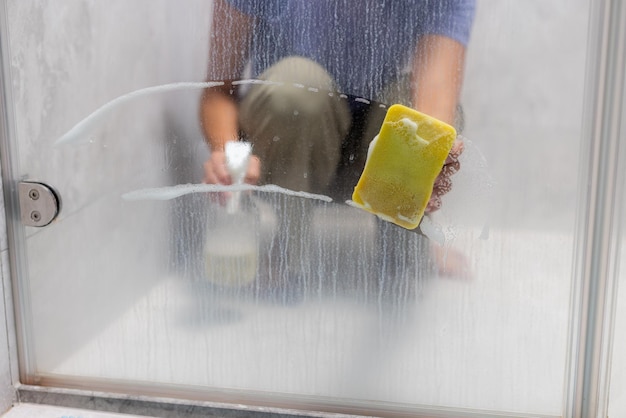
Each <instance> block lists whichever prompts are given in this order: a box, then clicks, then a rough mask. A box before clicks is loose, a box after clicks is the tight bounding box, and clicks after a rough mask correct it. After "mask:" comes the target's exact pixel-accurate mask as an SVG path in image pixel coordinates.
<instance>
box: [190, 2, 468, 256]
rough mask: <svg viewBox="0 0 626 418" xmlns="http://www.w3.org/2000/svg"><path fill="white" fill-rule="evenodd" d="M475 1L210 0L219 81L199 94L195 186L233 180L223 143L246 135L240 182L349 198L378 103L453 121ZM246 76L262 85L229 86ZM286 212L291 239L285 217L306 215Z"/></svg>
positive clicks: (380, 108) (214, 71)
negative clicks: (202, 148)
mask: <svg viewBox="0 0 626 418" xmlns="http://www.w3.org/2000/svg"><path fill="white" fill-rule="evenodd" d="M474 3H475V2H474V1H472V0H466V1H461V0H459V1H453V0H447V1H446V0H442V1H436V2H433V1H424V0H414V1H383V0H380V1H379V0H367V1H358V2H357V1H348V0H345V1H341V0H337V1H326V0H311V1H289V0H269V1H254V0H251V1H246V0H217V1H216V2H215V6H214V19H213V26H212V28H211V37H210V40H211V44H210V52H209V54H210V56H209V68H208V79H209V80H226V83H225V85H224V86H223V87H219V88H211V89H207V90H206V91H205V92H204V94H203V96H202V102H201V122H202V127H203V131H204V134H205V136H206V139H207V142H208V144H209V145H210V148H211V155H210V157H209V159H208V161H207V162H206V163H205V179H204V181H205V182H207V183H220V184H231V183H232V181H233V180H232V179H231V177H230V175H229V173H228V170H227V169H226V164H225V154H224V148H225V144H226V143H227V142H229V141H237V140H240V139H245V140H246V141H250V142H251V143H252V144H253V153H254V156H253V157H252V158H251V160H250V164H249V167H248V170H247V172H246V176H245V182H247V183H252V184H255V183H261V184H266V183H271V184H277V185H279V186H282V187H285V188H288V189H292V190H296V191H306V192H312V193H320V194H326V195H329V196H331V197H333V198H334V199H337V200H338V201H340V202H343V201H345V200H348V199H349V198H350V195H351V192H352V189H353V187H354V185H355V184H356V182H357V180H358V177H359V175H360V173H361V171H362V169H363V166H364V164H365V159H366V156H367V148H368V145H369V142H370V141H371V140H372V139H373V138H374V136H375V135H376V134H377V133H378V130H379V129H380V126H381V123H382V120H383V118H384V116H385V111H386V106H385V105H386V104H391V103H402V104H405V105H408V106H411V107H413V108H415V109H417V110H419V111H421V112H423V113H426V114H429V115H431V116H434V117H436V118H438V119H440V120H442V121H444V122H447V123H450V124H455V122H456V121H457V119H458V117H459V115H458V114H457V113H458V112H457V109H458V108H459V106H458V100H459V94H460V88H461V83H462V76H463V68H464V58H465V48H466V45H467V43H468V40H469V36H470V30H471V25H472V20H473V16H474V9H475V4H474ZM247 78H250V79H260V80H264V81H266V83H245V82H244V83H242V82H240V81H238V80H242V79H247ZM384 104H385V105H384ZM457 128H458V126H457ZM461 152H462V143H461V142H460V141H457V143H455V146H454V147H453V149H452V151H451V153H450V157H449V158H448V160H447V161H446V165H445V166H444V170H442V173H441V174H440V176H439V177H438V179H437V181H436V183H435V187H434V190H433V196H432V198H431V200H430V202H429V206H428V208H427V212H432V211H434V210H436V209H438V207H439V206H440V204H441V200H440V197H441V195H443V194H444V193H446V192H447V191H448V190H450V187H451V180H450V176H451V175H452V174H453V173H454V172H456V171H457V170H458V169H459V163H458V160H457V158H458V155H459V154H460V153H461ZM287 206H289V205H287ZM295 210H296V209H292V208H289V207H286V208H284V211H283V213H282V214H281V217H283V218H291V220H292V222H291V223H290V226H289V228H291V232H290V233H291V234H297V235H299V236H300V235H301V232H302V229H301V226H300V225H298V222H293V221H294V219H296V218H297V219H307V218H308V216H309V215H308V214H307V213H305V214H303V213H296V212H294V211H295ZM297 210H301V208H298V209H297ZM305 212H306V210H305ZM384 228H385V227H383V229H384ZM393 229H396V228H395V227H393ZM398 234H400V233H399V232H398ZM379 235H381V234H379ZM381 236H384V234H382V235H381ZM388 239H390V238H388ZM393 240H395V238H394V239H393ZM299 241H305V238H302V239H300V240H299ZM390 244H395V245H391V247H400V248H402V243H401V242H390ZM297 245H298V244H295V242H294V241H292V247H293V246H297ZM299 245H302V243H301V244H299ZM290 251H292V252H293V251H297V252H295V253H301V252H300V250H299V249H294V248H291V249H290ZM399 252H401V250H399ZM295 253H294V254H295ZM398 256H399V257H403V255H401V254H400V255H398Z"/></svg>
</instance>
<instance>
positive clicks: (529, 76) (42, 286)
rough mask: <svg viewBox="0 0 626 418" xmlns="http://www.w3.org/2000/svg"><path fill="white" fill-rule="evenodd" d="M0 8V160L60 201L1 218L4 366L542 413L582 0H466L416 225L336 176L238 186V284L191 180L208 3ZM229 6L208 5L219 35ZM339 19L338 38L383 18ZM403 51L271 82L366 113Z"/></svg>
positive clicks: (194, 391)
mask: <svg viewBox="0 0 626 418" xmlns="http://www.w3.org/2000/svg"><path fill="white" fill-rule="evenodd" d="M276 4H279V3H276ZM327 4H332V5H333V7H335V8H336V7H337V5H339V6H341V5H344V3H343V2H331V3H327ZM345 4H346V5H347V4H350V3H349V2H348V3H345ZM363 4H364V7H366V8H367V7H371V8H373V9H374V8H377V7H381V10H384V9H383V8H382V6H381V4H382V3H376V2H366V3H363ZM394 4H397V3H394ZM268 7H269V6H268ZM4 8H5V11H6V13H5V17H4V21H3V22H2V24H3V25H5V29H4V31H3V33H2V35H3V36H6V39H5V41H4V45H5V46H6V47H8V49H6V50H4V51H3V60H4V66H5V78H6V79H7V80H8V82H7V85H8V86H9V89H8V92H6V95H7V97H8V98H9V99H10V101H9V103H11V104H12V108H11V115H12V120H11V121H10V123H11V125H10V128H11V133H12V136H11V143H10V145H11V153H12V156H11V167H10V168H5V171H4V173H5V174H6V173H11V176H13V178H11V179H10V180H11V181H17V180H30V181H41V182H44V183H46V184H49V185H51V186H53V187H54V188H55V189H56V190H57V192H58V193H59V195H60V196H61V199H62V202H63V207H62V212H61V214H60V216H59V218H58V219H57V220H56V221H54V222H53V223H52V224H51V225H49V226H47V227H44V228H31V227H18V228H17V229H16V231H17V241H16V242H17V243H18V244H19V245H20V246H21V247H20V248H21V250H20V251H22V255H23V256H24V257H25V258H24V259H22V260H23V261H22V264H20V267H19V268H18V271H19V274H20V275H19V279H18V280H17V281H16V282H15V283H16V285H17V288H18V289H17V291H18V293H19V300H18V302H19V303H18V314H19V318H18V320H19V324H18V325H19V345H20V347H19V348H20V356H21V357H20V362H21V374H22V380H23V382H24V383H28V384H40V385H44V386H59V387H75V386H77V385H80V386H83V387H84V386H86V385H87V386H89V387H92V388H94V389H101V390H110V391H113V392H115V391H119V392H124V391H131V390H132V391H133V392H134V393H136V392H139V393H142V394H148V395H149V394H155V393H158V394H167V396H171V397H180V398H187V399H188V398H193V399H209V400H219V401H227V402H236V403H249V404H252V405H265V404H268V403H269V404H273V405H278V406H289V407H294V408H304V407H305V406H303V405H306V404H305V403H304V402H305V401H309V402H310V404H313V405H317V406H316V407H317V408H321V409H325V410H337V409H338V408H346V409H343V410H349V411H355V412H363V411H374V412H373V413H376V412H378V413H391V412H397V411H410V412H413V413H418V412H420V411H422V412H423V411H431V410H434V409H440V408H444V409H445V408H451V411H459V410H460V409H462V408H467V409H471V410H476V411H495V412H501V413H520V414H535V415H547V416H560V415H561V414H562V409H563V396H564V392H565V389H566V382H565V376H566V366H567V355H568V351H569V347H568V327H569V326H570V317H571V315H572V313H571V311H570V294H571V285H572V277H573V272H572V266H573V264H574V260H573V257H574V247H575V231H576V230H577V228H578V227H577V224H576V216H575V215H576V207H577V204H578V201H579V193H582V192H579V190H582V188H581V187H580V185H581V182H585V181H586V179H582V178H579V173H580V172H581V168H580V167H579V165H578V161H580V160H581V155H580V149H581V147H580V145H581V132H582V130H581V129H582V127H581V120H582V119H583V117H584V115H583V110H582V109H583V96H584V92H583V87H584V82H585V64H586V63H585V57H586V52H587V51H586V43H587V25H588V18H589V8H590V5H589V2H587V1H583V0H578V1H574V2H572V1H565V0H561V1H556V0H555V1H550V2H546V1H543V0H536V1H525V2H520V1H506V2H503V1H488V0H482V1H481V0H479V1H478V2H477V5H476V11H475V16H474V19H473V25H472V30H471V36H470V38H469V42H468V46H467V50H466V61H465V65H464V80H463V87H462V90H461V95H460V104H461V105H462V109H463V112H462V115H463V123H461V120H460V118H457V120H456V124H457V128H459V131H461V133H462V136H463V137H464V143H465V150H464V152H463V154H462V156H461V158H460V166H461V169H460V170H459V172H458V173H456V174H454V175H453V176H452V185H453V186H452V191H451V192H450V193H449V194H447V195H446V196H444V197H443V199H442V207H441V209H440V210H439V211H437V212H435V213H434V214H433V215H432V216H431V217H429V218H428V220H429V221H430V223H431V229H429V230H427V231H426V234H427V235H429V237H426V236H424V235H421V234H416V233H414V232H408V231H406V230H403V229H401V228H399V227H396V226H394V225H391V224H389V223H387V222H384V221H381V220H379V219H377V218H376V217H374V216H373V215H370V214H368V213H366V212H364V211H361V210H359V209H356V208H354V207H352V206H350V205H347V204H346V203H345V199H342V198H338V197H336V196H329V195H326V194H323V193H317V194H315V195H303V194H298V193H291V192H289V190H287V191H285V190H282V191H276V190H274V189H255V190H252V191H245V192H243V193H242V203H241V205H242V208H243V209H242V210H243V211H249V215H247V216H246V217H245V219H246V221H245V222H248V221H250V222H251V224H250V225H252V226H250V227H249V228H247V230H248V231H249V230H252V231H254V233H253V234H252V235H251V236H249V237H248V238H245V239H242V240H241V241H239V242H238V243H237V244H235V245H234V246H233V248H234V251H238V250H240V249H241V248H243V247H244V246H247V245H250V244H252V246H251V247H250V248H251V253H252V254H254V256H253V258H252V259H251V260H252V261H250V263H251V265H253V270H252V271H253V273H252V275H247V276H246V279H245V280H243V279H242V277H243V275H244V274H246V273H244V271H247V270H245V269H243V268H241V265H242V264H241V263H239V264H238V263H234V264H233V263H231V264H228V263H226V265H227V266H235V267H232V268H234V269H236V270H237V272H238V273H237V275H236V276H237V277H236V278H235V279H232V280H230V279H229V280H226V279H223V277H221V276H220V277H221V278H220V280H215V277H214V273H215V270H214V269H213V267H211V265H207V258H209V255H210V254H211V253H210V252H208V250H207V248H209V247H210V245H209V243H210V241H211V238H213V237H215V236H217V235H218V232H216V231H218V229H219V227H220V226H222V225H223V223H224V222H223V221H222V219H223V218H221V217H220V216H221V215H220V213H221V212H223V211H224V205H222V203H221V200H222V199H223V198H224V195H221V194H220V193H219V192H215V191H211V190H210V188H207V187H206V186H205V185H202V184H201V183H202V181H203V176H204V173H203V163H204V162H205V161H206V160H207V158H208V157H209V150H208V147H207V145H206V143H205V139H204V135H203V131H202V128H203V127H202V125H201V123H200V121H199V104H200V102H201V95H202V93H203V92H204V91H205V89H206V88H209V89H211V88H221V87H222V85H221V84H220V85H217V84H216V85H213V84H210V85H209V84H207V83H206V81H207V71H209V72H210V71H211V70H207V68H209V64H210V57H211V56H212V55H211V54H212V49H211V48H212V46H213V47H214V46H215V45H216V44H215V40H213V43H211V39H210V34H211V33H212V30H213V29H215V26H214V25H215V23H214V22H213V21H212V17H213V12H214V3H213V2H207V1H200V0H185V1H179V2H175V3H174V2H169V1H166V0H159V1H154V0H152V1H147V0H135V1H132V2H128V1H109V2H106V3H100V2H83V1H64V2H56V3H47V2H39V1H30V0H29V1H24V0H20V1H17V0H8V1H6V2H5V3H4ZM269 8H270V9H271V7H269ZM277 10H278V11H279V12H280V10H281V9H280V7H278V6H277ZM343 12H345V10H343V11H342V13H343ZM435 12H440V11H435ZM435 12H433V13H435ZM355 13H356V12H355ZM241 14H243V15H245V14H246V10H245V8H240V9H234V11H233V12H232V14H231V15H229V16H230V19H232V20H231V21H230V23H229V24H230V25H231V26H230V27H232V28H233V31H238V30H239V27H238V26H237V25H238V24H239V23H238V22H239V19H240V18H242V16H241ZM565 15H566V18H564V16H565ZM274 17H276V16H274ZM279 17H280V14H279V15H278V17H277V18H279ZM315 24H317V23H311V25H315ZM335 24H336V25H340V24H343V21H336V22H335ZM261 26H262V25H257V26H255V27H254V30H256V31H260V30H261V29H262V28H261ZM363 28H364V29H363V33H362V34H355V36H357V37H358V36H363V37H372V39H375V38H377V37H378V36H380V39H391V38H393V37H385V36H384V34H383V32H384V31H388V30H390V28H389V27H383V26H375V25H372V26H367V24H366V25H364V26H363ZM309 29H310V28H309ZM338 30H339V29H338ZM378 31H380V32H378ZM296 32H297V31H296ZM302 33H308V32H305V31H304V29H303V32H302ZM339 33H341V32H339ZM288 35H289V36H292V37H294V38H296V37H298V36H301V34H299V33H291V32H290V33H289V34H288ZM387 35H388V33H387ZM251 36H254V35H251ZM213 39H216V38H213ZM217 39H219V37H218V38H217ZM300 41H302V42H304V43H306V42H311V43H313V41H314V40H313V39H308V38H305V39H300ZM217 42H219V40H218V41H217ZM325 47H326V48H332V44H331V45H325ZM386 47H389V45H382V47H381V51H380V52H381V54H380V57H381V58H380V59H382V60H385V59H388V58H387V57H386V56H385V55H384V53H383V52H384V49H385V48H386ZM363 53H364V54H365V55H367V56H371V57H372V60H375V59H376V57H377V54H376V53H375V51H364V52H363ZM351 59H354V60H356V58H355V57H350V56H349V55H348V56H346V57H345V61H346V62H350V60H351ZM340 64H345V63H343V62H342V63H339V64H337V65H340ZM404 64H406V66H403V67H402V68H399V67H398V68H394V70H399V71H397V73H398V74H400V75H401V76H402V77H401V80H399V81H398V84H397V85H396V84H394V85H393V86H392V87H393V89H392V90H393V93H394V94H387V92H384V93H385V94H383V93H382V92H379V93H381V94H380V97H372V96H368V95H366V94H364V93H363V91H356V90H354V91H351V90H339V89H337V90H331V91H328V92H327V91H325V90H323V89H320V88H319V86H308V85H299V83H298V82H297V81H296V80H289V81H290V82H292V84H293V86H292V88H294V89H299V90H302V92H303V94H304V96H302V97H305V99H303V102H302V103H303V105H302V106H303V107H304V103H305V102H306V103H307V104H310V102H312V101H313V100H315V99H313V98H315V97H319V95H321V94H328V93H332V96H329V97H332V100H337V101H338V103H341V106H343V105H344V104H345V106H347V108H348V109H349V111H350V112H352V114H354V115H361V114H363V115H365V114H367V115H376V114H378V115H381V114H383V113H384V110H385V109H386V106H388V105H390V104H392V102H391V100H393V101H401V100H405V98H404V97H400V96H402V95H401V94H400V93H405V92H406V91H405V90H404V87H407V86H409V85H410V82H409V84H406V83H407V82H408V72H410V71H409V70H410V68H411V65H412V63H410V62H406V63H404ZM348 67H350V66H348ZM245 69H246V72H245V74H243V76H242V77H241V79H237V80H234V81H235V83H233V84H232V89H231V91H230V92H229V94H231V95H233V97H236V98H237V100H241V101H243V97H245V94H247V92H249V91H251V89H253V88H254V87H255V86H258V85H259V84H258V82H257V81H255V80H252V81H250V80H247V78H248V77H252V78H255V77H256V76H257V75H256V74H254V70H255V69H254V66H250V65H249V66H246V67H245ZM352 70H353V71H357V70H358V68H357V67H353V68H352ZM226 78H227V77H220V78H211V77H209V81H216V82H218V83H222V82H224V81H226V82H232V81H233V80H226ZM246 80H247V81H246ZM401 82H404V83H405V84H402V83H401ZM155 86H166V87H165V88H164V89H163V90H162V91H159V90H158V89H155V90H153V89H151V88H152V87H155ZM403 86H404V87H403ZM394 89H395V90H394ZM132 92H138V93H134V96H124V95H126V94H128V93H132ZM120 97H124V98H123V99H119V98H120ZM307 97H310V98H311V99H308V98H307ZM385 99H389V100H385ZM114 100H116V101H114ZM111 101H114V102H112V103H113V104H110V105H107V103H111ZM102 106H105V107H104V108H102ZM98 109H103V110H102V111H101V112H100V113H97V114H95V116H90V115H92V112H95V111H97V110H98ZM288 110H289V111H291V108H289V109H288ZM262 111H265V110H262ZM300 112H302V108H301V107H300V104H299V103H298V104H297V105H294V108H293V112H292V113H293V120H292V119H288V120H287V122H285V126H287V127H289V126H291V125H290V124H291V123H293V124H294V125H295V123H296V122H295V121H296V119H297V118H298V117H299V116H301V114H300ZM359 112H363V113H359ZM381 112H383V113H381ZM290 117H291V116H290ZM85 118H87V119H85ZM85 120H86V121H87V122H81V121H85ZM290 120H292V122H290ZM68 132H69V134H68ZM248 139H251V140H252V141H253V142H254V138H248ZM278 140H280V138H278V139H276V141H278ZM357 145H358V144H357ZM350 161H351V160H349V161H348V163H347V164H348V166H349V167H352V166H350V165H349V164H350ZM306 174H307V175H310V176H314V175H316V174H317V173H315V172H307V173H306ZM5 181H6V179H5ZM348 183H349V182H348ZM353 185H354V183H352V184H347V186H346V187H347V190H348V191H349V190H350V188H351V187H353ZM286 189H289V188H288V187H287V188H286ZM291 191H295V192H299V190H291ZM344 191H345V190H344ZM340 196H343V195H340ZM330 197H333V198H334V199H332V201H330V200H331V199H330ZM243 222H244V221H238V222H237V223H236V224H237V225H238V226H241V225H243ZM233 231H238V229H230V230H228V231H227V232H226V237H228V238H231V237H232V236H234V234H235V232H233ZM223 242H225V241H220V242H219V243H218V245H217V247H218V248H219V249H224V248H225V247H226V244H222V243H223ZM212 269H213V270H212ZM223 271H227V272H231V271H232V269H231V270H228V268H226V269H225V270H223ZM451 413H452V412H451ZM477 413H478V412H477Z"/></svg>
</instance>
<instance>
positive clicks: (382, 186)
mask: <svg viewBox="0 0 626 418" xmlns="http://www.w3.org/2000/svg"><path fill="white" fill-rule="evenodd" d="M455 139H456V131H455V129H454V128H453V127H452V126H450V125H448V124H446V123H444V122H441V121H439V120H437V119H435V118H433V117H431V116H428V115H425V114H423V113H420V112H418V111H416V110H413V109H411V108H408V107H405V106H402V105H393V106H391V107H390V108H389V109H388V111H387V115H386V116H385V120H384V122H383V125H382V127H381V129H380V132H379V134H378V136H377V137H376V138H374V140H373V141H372V142H371V143H370V147H369V150H368V154H367V160H366V163H365V168H364V169H363V173H362V174H361V178H360V179H359V182H358V183H357V185H356V187H355V189H354V192H353V194H352V201H353V203H354V204H355V205H356V206H358V207H361V208H363V209H365V210H367V211H368V212H371V213H373V214H375V215H377V216H379V217H380V218H382V219H384V220H387V221H389V222H393V223H395V224H396V225H399V226H401V227H404V228H407V229H415V228H416V227H417V226H418V225H419V223H420V221H421V220H422V217H423V216H424V210H425V209H426V206H427V205H428V201H429V199H430V196H431V193H432V191H433V185H434V183H435V180H436V178H437V176H438V175H439V173H440V172H441V169H442V168H443V165H444V163H445V161H446V158H447V156H448V153H449V152H450V149H451V148H452V145H453V143H454V140H455Z"/></svg>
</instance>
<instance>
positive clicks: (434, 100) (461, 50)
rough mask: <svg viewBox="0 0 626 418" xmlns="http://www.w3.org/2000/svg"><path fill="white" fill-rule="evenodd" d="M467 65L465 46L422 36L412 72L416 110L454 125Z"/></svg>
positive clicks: (435, 37)
mask: <svg viewBox="0 0 626 418" xmlns="http://www.w3.org/2000/svg"><path fill="white" fill-rule="evenodd" d="M464 64H465V47H464V46H463V45H462V44H460V43H458V42H457V41H455V40H453V39H450V38H447V37H444V36H440V35H425V36H423V37H422V38H421V39H420V42H419V44H418V46H417V51H416V59H415V60H414V64H413V71H412V87H413V89H412V94H413V105H414V107H415V108H416V109H417V110H419V111H420V112H423V113H426V114H428V115H431V116H433V117H435V118H437V119H439V120H442V121H444V122H446V123H449V124H451V125H452V124H454V120H455V116H456V108H457V105H458V102H459V96H460V92H461V84H462V81H463V70H464Z"/></svg>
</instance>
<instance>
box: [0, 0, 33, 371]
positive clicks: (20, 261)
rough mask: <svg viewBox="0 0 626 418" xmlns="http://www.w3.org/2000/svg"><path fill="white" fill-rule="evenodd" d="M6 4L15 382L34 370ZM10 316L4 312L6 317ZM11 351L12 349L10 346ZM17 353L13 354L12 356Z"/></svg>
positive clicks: (1, 117) (4, 92)
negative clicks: (18, 187) (19, 198)
mask: <svg viewBox="0 0 626 418" xmlns="http://www.w3.org/2000/svg"><path fill="white" fill-rule="evenodd" d="M7 9H8V7H7V1H6V0H0V71H2V73H1V74H0V164H1V175H2V187H3V199H4V203H5V212H6V233H7V251H8V258H9V269H8V270H9V274H10V283H11V289H5V291H7V292H10V295H12V301H13V311H14V312H13V315H14V320H15V323H7V329H8V330H9V332H11V333H13V334H14V335H13V337H14V338H13V340H14V341H15V342H16V346H17V347H16V352H14V353H13V357H14V358H13V359H10V362H11V369H12V374H17V376H12V379H13V381H14V382H17V381H18V380H19V381H28V380H29V376H32V375H33V372H34V370H35V367H34V358H33V357H32V355H31V350H30V345H29V341H32V339H30V338H29V335H30V329H31V327H30V326H29V321H30V319H29V315H28V312H29V310H28V307H29V306H30V305H29V303H28V293H27V291H26V290H27V289H28V268H27V267H28V264H27V259H26V249H25V243H26V236H25V230H24V226H23V225H22V223H21V220H20V212H19V200H18V194H17V185H18V182H19V180H20V171H19V167H18V151H17V149H16V146H15V144H12V141H11V138H13V137H14V135H15V123H14V113H13V101H12V95H11V82H10V80H11V65H10V59H9V58H10V54H9V48H10V47H9V27H8V15H7V14H8V10H7ZM9 317H10V316H7V318H9ZM10 352H11V350H10ZM15 357H16V358H15Z"/></svg>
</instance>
